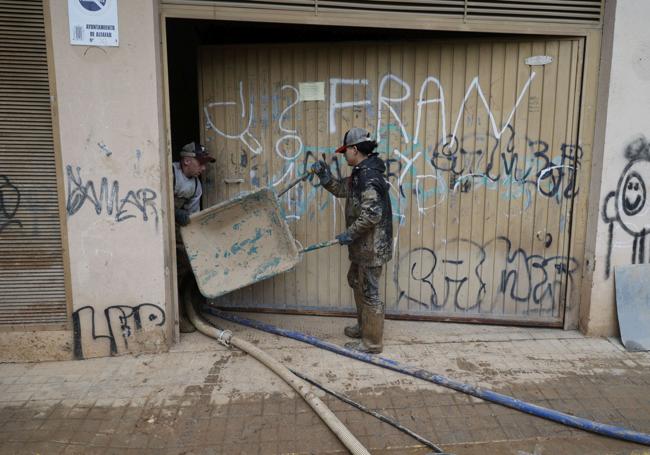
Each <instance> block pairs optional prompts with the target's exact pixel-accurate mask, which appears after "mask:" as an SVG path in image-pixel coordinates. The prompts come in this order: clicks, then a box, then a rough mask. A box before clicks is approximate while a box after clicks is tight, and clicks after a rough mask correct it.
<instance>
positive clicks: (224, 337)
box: [217, 330, 232, 348]
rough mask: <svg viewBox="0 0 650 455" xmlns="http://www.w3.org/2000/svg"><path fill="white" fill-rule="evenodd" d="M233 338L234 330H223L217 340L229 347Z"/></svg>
mask: <svg viewBox="0 0 650 455" xmlns="http://www.w3.org/2000/svg"><path fill="white" fill-rule="evenodd" d="M231 338H232V332H231V331H230V330H222V331H221V333H220V334H219V336H218V337H217V341H218V342H219V343H221V344H223V345H224V346H226V347H228V348H229V347H230V339H231Z"/></svg>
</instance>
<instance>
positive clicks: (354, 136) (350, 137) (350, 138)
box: [336, 128, 372, 153]
mask: <svg viewBox="0 0 650 455" xmlns="http://www.w3.org/2000/svg"><path fill="white" fill-rule="evenodd" d="M366 141H372V138H371V137H370V133H369V132H368V131H366V130H364V129H363V128H352V129H350V130H348V132H347V133H345V136H343V145H342V146H340V147H339V148H337V149H336V153H343V152H345V149H346V148H348V147H352V146H353V145H357V144H361V143H362V142H366Z"/></svg>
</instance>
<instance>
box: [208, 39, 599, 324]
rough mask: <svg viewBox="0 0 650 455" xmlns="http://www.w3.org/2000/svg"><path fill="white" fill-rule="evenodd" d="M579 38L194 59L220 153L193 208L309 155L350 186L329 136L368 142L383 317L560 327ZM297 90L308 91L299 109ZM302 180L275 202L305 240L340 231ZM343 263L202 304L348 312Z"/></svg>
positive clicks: (246, 51)
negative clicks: (390, 251)
mask: <svg viewBox="0 0 650 455" xmlns="http://www.w3.org/2000/svg"><path fill="white" fill-rule="evenodd" d="M581 43H582V41H580V40H579V39H537V40H514V39H513V40H504V41H499V40H459V41H455V42H435V41H434V42H425V41H417V42H394V43H389V42H372V43H328V44H308V45H255V46H223V47H206V48H203V49H201V52H200V53H199V56H200V74H201V84H200V91H201V97H200V107H201V111H202V118H201V125H203V140H205V141H206V145H207V146H208V148H209V149H210V150H211V151H212V153H213V154H214V156H215V157H216V158H217V163H216V165H215V166H212V167H210V168H209V170H208V172H207V174H206V182H205V183H206V185H205V191H204V194H205V195H206V199H207V200H206V202H207V206H209V205H212V204H214V203H217V202H219V201H222V200H225V199H229V198H232V197H234V196H236V195H237V194H238V193H239V192H240V191H247V190H253V189H255V188H256V187H259V186H265V185H272V186H274V187H275V188H276V189H281V188H282V187H283V186H284V185H286V184H287V182H289V181H291V179H293V178H295V177H296V176H298V175H300V174H302V173H303V172H304V170H305V169H306V167H307V166H309V165H310V164H311V163H312V162H313V161H314V160H316V159H320V158H322V157H323V158H326V159H327V160H328V162H330V163H332V165H331V166H332V170H333V172H334V173H335V174H336V173H339V172H340V174H342V175H348V174H349V168H348V166H347V165H346V164H345V162H344V160H343V159H342V158H341V157H340V156H334V155H333V153H332V152H333V150H334V149H335V148H336V147H337V146H338V145H340V142H341V137H342V134H343V133H344V132H345V131H346V130H347V129H348V128H350V127H353V126H361V127H365V128H367V129H369V130H371V131H377V130H379V132H380V134H381V141H380V144H379V149H378V150H379V152H380V156H381V157H382V158H383V159H384V160H385V161H387V163H388V175H389V179H390V182H391V184H392V189H391V199H392V203H393V213H394V215H395V219H394V235H395V246H396V250H395V255H394V259H393V261H392V262H390V263H389V264H388V265H387V267H386V269H385V271H386V272H385V276H384V287H383V289H382V294H383V296H384V298H385V301H386V309H387V313H389V314H391V315H394V316H400V317H412V318H426V319H428V318H431V319H455V320H472V321H486V322H487V321H490V322H492V321H499V322H510V323H521V324H532V325H551V326H561V324H562V321H563V318H564V305H565V293H566V287H567V284H568V283H569V282H570V281H571V280H573V279H575V277H576V276H577V274H578V273H579V267H578V265H579V264H578V261H577V260H576V259H575V258H573V257H570V253H569V238H570V236H569V233H570V229H571V218H572V204H573V197H574V196H575V194H577V192H578V191H581V190H582V189H581V188H578V186H577V185H578V177H577V173H578V172H579V171H580V169H581V162H582V160H583V159H584V160H587V158H586V157H583V156H582V150H581V148H580V147H579V146H578V144H577V131H578V129H577V121H578V118H579V116H578V105H579V99H580V81H581V71H582V70H581V68H582V60H581V55H582V48H581V46H582V44H581ZM531 57H533V58H532V59H531ZM543 62H546V64H544V65H541V64H540V63H543ZM531 65H532V66H531ZM301 83H318V84H312V88H316V86H319V87H321V90H322V92H320V95H319V96H316V97H314V98H315V99H314V100H308V101H300V100H299V98H298V94H299V89H300V86H301ZM316 91H318V90H316ZM305 93H307V92H305ZM379 94H381V96H380V95H379ZM379 118H381V122H379ZM378 125H380V126H379V127H378ZM316 182H317V181H314V182H311V183H305V184H302V185H301V186H300V187H297V188H296V189H294V190H291V191H289V192H288V193H287V194H286V195H284V196H283V197H282V201H281V203H282V207H283V209H284V210H285V214H286V217H287V222H288V223H289V225H290V226H291V229H292V232H293V235H294V237H295V238H296V239H297V240H298V241H299V242H301V243H302V244H303V245H305V246H306V245H310V244H313V243H316V242H319V241H323V240H328V239H331V238H333V237H334V235H335V234H337V233H340V232H342V231H343V230H344V229H345V226H344V223H343V210H342V207H343V201H341V200H335V199H334V198H333V197H332V196H331V195H329V193H327V192H326V191H324V190H323V189H322V188H320V187H319V186H317V185H316ZM587 185H588V182H584V181H580V186H581V187H582V188H585V187H586V186H587ZM347 269H348V261H347V251H346V249H345V248H341V247H338V246H335V247H332V248H328V249H324V250H318V251H315V252H312V253H307V254H305V255H304V258H303V260H302V262H301V263H300V264H299V265H298V266H297V267H296V268H295V270H293V271H291V272H287V273H284V274H281V275H278V276H276V277H274V278H273V279H269V280H265V281H264V282H262V283H258V284H255V285H253V286H250V287H247V288H245V289H242V290H240V291H237V292H233V293H231V294H228V295H227V296H224V297H223V298H220V299H219V300H218V302H217V303H218V304H220V305H224V306H228V307H237V308H259V309H263V310H284V311H299V312H306V313H309V312H312V313H313V312H324V313H337V312H342V311H349V310H351V309H352V308H354V306H353V303H352V302H353V301H352V293H351V292H350V290H349V287H348V285H347V280H346V272H347Z"/></svg>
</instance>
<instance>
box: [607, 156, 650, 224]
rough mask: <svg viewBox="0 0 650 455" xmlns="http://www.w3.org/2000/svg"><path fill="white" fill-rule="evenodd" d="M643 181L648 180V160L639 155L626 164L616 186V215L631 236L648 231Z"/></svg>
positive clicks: (649, 217)
mask: <svg viewBox="0 0 650 455" xmlns="http://www.w3.org/2000/svg"><path fill="white" fill-rule="evenodd" d="M645 182H650V160H647V159H645V157H639V158H638V159H636V160H633V161H630V162H629V163H628V164H627V166H626V167H625V169H624V170H623V173H622V174H621V177H620V178H619V181H618V187H617V188H616V196H615V197H616V204H615V205H616V217H617V218H618V221H619V223H620V225H621V227H622V228H623V229H624V230H625V231H626V232H627V233H628V234H630V235H633V236H635V235H641V234H645V233H647V232H650V216H648V215H650V213H649V211H648V204H647V199H648V193H647V187H646V183H645Z"/></svg>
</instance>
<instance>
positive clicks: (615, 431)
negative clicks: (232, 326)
mask: <svg viewBox="0 0 650 455" xmlns="http://www.w3.org/2000/svg"><path fill="white" fill-rule="evenodd" d="M203 309H204V310H205V311H207V312H208V313H210V314H212V315H213V316H217V317H219V318H222V319H225V320H227V321H231V322H235V323H237V324H242V325H245V326H248V327H252V328H255V329H258V330H263V331H265V332H269V333H273V334H276V335H281V336H284V337H288V338H292V339H294V340H298V341H302V342H303V343H309V344H311V345H313V346H316V347H318V348H322V349H326V350H328V351H331V352H334V353H336V354H341V355H344V356H346V357H350V358H353V359H357V360H361V361H362V362H366V363H370V364H373V365H377V366H380V367H382V368H387V369H389V370H392V371H396V372H398V373H403V374H407V375H409V376H413V377H416V378H419V379H422V380H425V381H428V382H432V383H434V384H436V385H439V386H442V387H447V388H450V389H453V390H457V391H459V392H463V393H465V394H468V395H472V396H474V397H477V398H481V399H483V400H486V401H491V402H492V403H497V404H500V405H502V406H507V407H509V408H512V409H516V410H518V411H522V412H525V413H527V414H532V415H534V416H537V417H542V418H544V419H547V420H551V421H553V422H557V423H561V424H563V425H567V426H570V427H574V428H578V429H580V430H585V431H589V432H591V433H596V434H599V435H602V436H608V437H610V438H616V439H622V440H624V441H631V442H636V443H638V444H643V445H646V446H650V435H649V434H645V433H639V432H637V431H633V430H628V429H626V428H621V427H616V426H614V425H608V424H605V423H598V422H594V421H592V420H588V419H583V418H581V417H576V416H572V415H570V414H565V413H563V412H560V411H555V410H553V409H548V408H545V407H543V406H538V405H535V404H531V403H526V402H525V401H521V400H517V399H516V398H512V397H509V396H507V395H503V394H500V393H497V392H492V391H491V390H485V389H481V388H479V387H475V386H472V385H469V384H464V383H462V382H458V381H454V380H452V379H449V378H446V377H444V376H441V375H439V374H435V373H432V372H430V371H427V370H423V369H421V368H416V367H413V366H409V365H402V364H400V363H399V362H397V361H395V360H391V359H387V358H385V357H381V356H378V355H372V354H364V353H362V352H358V351H353V350H350V349H346V348H344V347H341V346H339V345H336V344H334V343H330V342H328V341H323V340H321V339H319V338H316V337H313V336H311V335H306V334H304V333H301V332H296V331H292V330H285V329H281V328H279V327H276V326H274V325H271V324H266V323H264V322H260V321H254V320H252V319H247V318H243V317H240V316H237V315H235V314H232V313H227V312H224V311H221V310H218V309H216V308H214V307H211V306H207V305H206V306H204V307H203Z"/></svg>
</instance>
